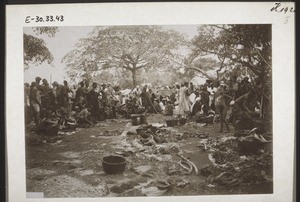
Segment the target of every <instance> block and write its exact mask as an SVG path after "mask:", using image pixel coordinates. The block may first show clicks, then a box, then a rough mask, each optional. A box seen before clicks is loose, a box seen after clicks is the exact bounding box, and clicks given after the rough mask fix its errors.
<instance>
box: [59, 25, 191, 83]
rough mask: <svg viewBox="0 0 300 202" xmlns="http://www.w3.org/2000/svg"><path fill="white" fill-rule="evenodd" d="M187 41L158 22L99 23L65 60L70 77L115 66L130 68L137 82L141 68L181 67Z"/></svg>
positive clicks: (133, 80) (117, 67)
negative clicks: (112, 24) (107, 25)
mask: <svg viewBox="0 0 300 202" xmlns="http://www.w3.org/2000/svg"><path fill="white" fill-rule="evenodd" d="M184 44H185V40H184V38H183V37H182V36H181V35H180V34H179V33H178V32H175V31H173V30H165V29H163V28H162V27H159V26H109V27H96V28H95V29H94V30H93V31H92V33H90V36H89V37H87V38H83V39H81V40H80V41H79V42H78V43H77V44H76V46H75V49H74V50H72V51H70V52H69V53H68V54H67V55H66V56H65V57H64V58H63V59H62V61H63V62H65V63H66V67H67V72H68V74H69V76H70V77H78V76H80V75H86V76H88V75H91V74H92V73H93V72H99V71H100V72H101V71H102V70H104V69H111V68H114V69H118V70H119V71H129V72H130V73H131V76H132V84H133V86H135V85H137V83H138V82H137V81H138V79H137V73H138V71H139V70H140V69H145V70H149V69H160V68H177V67H180V66H181V65H182V61H183V58H182V57H183V56H182V53H181V51H183V50H182V49H181V47H182V46H183V45H184ZM120 69H121V70H120Z"/></svg>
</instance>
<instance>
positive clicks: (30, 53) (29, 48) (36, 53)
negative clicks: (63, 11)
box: [23, 27, 58, 70]
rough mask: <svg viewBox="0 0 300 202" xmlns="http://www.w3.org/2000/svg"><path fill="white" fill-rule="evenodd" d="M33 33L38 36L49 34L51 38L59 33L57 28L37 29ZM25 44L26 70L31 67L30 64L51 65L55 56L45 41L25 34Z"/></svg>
mask: <svg viewBox="0 0 300 202" xmlns="http://www.w3.org/2000/svg"><path fill="white" fill-rule="evenodd" d="M33 31H34V32H35V33H36V34H37V35H42V34H47V35H48V36H49V37H53V36H55V33H56V32H57V31H58V28H57V27H35V28H33ZM23 43H24V68H25V70H26V69H28V68H29V67H30V64H34V65H39V64H41V63H43V62H47V63H48V64H51V62H52V61H53V59H54V58H53V56H52V54H51V52H50V51H49V49H48V48H47V46H46V43H45V41H44V40H43V39H41V38H38V37H35V36H32V35H30V34H25V33H24V34H23Z"/></svg>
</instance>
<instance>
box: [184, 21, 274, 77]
mask: <svg viewBox="0 0 300 202" xmlns="http://www.w3.org/2000/svg"><path fill="white" fill-rule="evenodd" d="M192 44H193V51H192V54H191V55H190V58H189V63H190V64H191V63H193V61H194V60H195V59H196V58H198V57H207V56H208V55H210V56H211V57H213V58H215V59H216V60H217V61H218V63H219V65H218V68H219V69H218V71H220V70H222V69H223V68H224V67H228V66H229V67H233V66H236V65H238V66H241V67H246V68H247V69H249V71H250V72H251V73H252V74H253V75H255V76H256V77H258V78H259V79H260V80H261V81H268V82H269V81H270V78H271V59H272V54H271V25H204V26H201V27H199V29H198V35H197V36H196V37H195V38H194V39H193V40H192ZM200 69H201V68H200Z"/></svg>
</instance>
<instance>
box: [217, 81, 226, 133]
mask: <svg viewBox="0 0 300 202" xmlns="http://www.w3.org/2000/svg"><path fill="white" fill-rule="evenodd" d="M215 108H216V112H217V114H219V116H220V131H219V132H223V125H224V123H225V125H226V129H227V132H229V125H228V122H227V120H226V115H227V106H226V101H225V92H224V88H223V86H219V87H218V90H217V92H216V93H215Z"/></svg>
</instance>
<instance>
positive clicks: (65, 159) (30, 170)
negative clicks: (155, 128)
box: [26, 114, 273, 198]
mask: <svg viewBox="0 0 300 202" xmlns="http://www.w3.org/2000/svg"><path fill="white" fill-rule="evenodd" d="M147 120H148V122H149V123H162V124H165V117H164V116H163V115H160V114H154V115H149V116H148V117H147ZM128 123H130V120H125V119H118V120H106V121H104V122H101V123H100V124H98V126H95V127H90V128H78V129H77V130H76V132H75V133H72V134H62V135H61V137H59V138H57V137H53V138H52V139H51V138H43V137H38V136H37V135H36V134H34V133H33V132H26V141H27V145H26V176H27V192H43V193H44V197H49V198H52V197H56V198H57V197H113V196H145V195H151V194H152V195H153V196H154V195H163V196H171V195H212V194H253V193H256V194H259V193H272V192H273V190H272V186H273V183H270V182H269V183H267V182H266V183H260V184H256V185H253V184H252V185H249V184H240V185H238V186H234V187H220V186H208V183H207V182H206V181H205V179H206V177H205V176H203V175H202V174H201V173H200V169H201V168H202V167H203V166H204V165H207V164H211V161H210V160H209V159H208V152H207V151H204V150H203V149H202V148H201V147H199V140H200V139H199V137H188V138H186V139H182V140H177V139H176V138H174V137H168V138H167V140H169V142H167V143H164V144H161V145H159V144H157V145H156V146H154V147H153V146H152V147H149V146H143V145H141V144H137V141H136V135H125V136H124V135H121V133H122V132H123V131H124V129H125V126H126V124H128ZM174 129H175V130H174ZM174 129H170V131H171V132H170V133H169V135H171V136H172V135H173V136H175V133H176V131H177V132H191V133H192V132H193V133H198V132H206V133H208V134H209V137H212V138H214V137H221V136H227V137H229V136H232V133H217V132H215V131H218V129H219V125H217V124H216V125H215V126H214V125H213V124H210V125H206V126H201V127H200V126H197V125H196V124H186V125H184V126H176V127H174ZM105 131H111V132H110V133H109V134H110V135H103V134H102V133H103V132H105ZM172 131H173V132H172ZM232 131H233V130H232ZM106 133H107V132H106ZM160 147H163V148H165V149H168V148H169V149H170V148H171V149H172V148H173V149H174V148H175V150H176V149H179V150H180V151H182V155H183V156H185V157H187V158H188V159H189V160H191V161H192V162H194V163H195V165H196V166H197V167H198V169H199V174H198V175H196V174H195V172H192V173H191V174H186V173H185V172H184V170H183V169H182V168H181V167H180V166H178V161H179V160H180V157H178V156H177V155H176V152H172V150H171V151H169V152H165V153H161V152H159V151H161V150H159V148H160ZM136 148H138V149H143V148H144V149H146V150H145V151H140V152H139V151H137V150H135V151H134V152H132V153H130V155H127V156H126V157H125V158H126V160H127V165H126V169H125V171H124V173H122V174H116V175H107V174H105V172H104V171H103V168H102V162H101V160H102V157H103V156H105V155H107V154H116V152H117V153H118V152H124V151H125V149H127V151H130V149H136ZM131 151H132V150H131ZM157 151H158V152H157ZM139 166H142V167H140V168H144V170H143V169H141V170H140V171H137V170H136V169H135V168H137V167H139ZM172 169H173V171H174V172H173V173H171V174H170V170H172ZM159 180H160V181H167V182H169V184H170V185H171V186H170V187H169V189H167V190H161V189H156V187H158V181H159ZM152 195H151V196H152Z"/></svg>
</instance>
